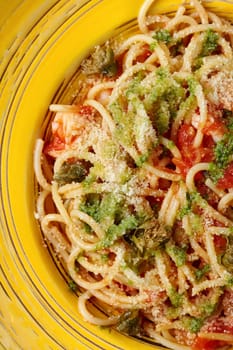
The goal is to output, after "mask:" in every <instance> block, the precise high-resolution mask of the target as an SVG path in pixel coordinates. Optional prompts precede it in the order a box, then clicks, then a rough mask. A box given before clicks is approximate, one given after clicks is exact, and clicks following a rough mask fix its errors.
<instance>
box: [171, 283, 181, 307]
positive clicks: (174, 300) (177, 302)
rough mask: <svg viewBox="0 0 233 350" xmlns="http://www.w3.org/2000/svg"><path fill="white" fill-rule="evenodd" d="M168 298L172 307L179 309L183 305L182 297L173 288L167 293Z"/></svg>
mask: <svg viewBox="0 0 233 350" xmlns="http://www.w3.org/2000/svg"><path fill="white" fill-rule="evenodd" d="M168 297H169V299H170V301H171V304H172V306H174V307H180V306H181V305H182V303H183V298H184V296H183V295H182V294H180V293H178V292H177V291H176V289H175V288H173V287H172V288H171V289H170V290H169V291H168Z"/></svg>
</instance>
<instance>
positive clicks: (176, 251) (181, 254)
mask: <svg viewBox="0 0 233 350" xmlns="http://www.w3.org/2000/svg"><path fill="white" fill-rule="evenodd" d="M165 249H166V252H167V254H168V255H169V256H170V257H171V258H172V260H173V261H174V262H175V264H176V266H177V267H180V266H182V265H184V264H185V261H186V257H187V255H186V249H185V248H181V247H178V246H176V245H175V244H173V243H171V242H168V243H167V244H166V246H165Z"/></svg>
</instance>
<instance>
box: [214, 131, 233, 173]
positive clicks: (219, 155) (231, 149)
mask: <svg viewBox="0 0 233 350" xmlns="http://www.w3.org/2000/svg"><path fill="white" fill-rule="evenodd" d="M214 154H215V163H216V165H217V167H218V168H220V169H225V168H226V166H227V165H228V164H229V161H230V157H231V156H232V154H233V134H231V133H228V134H225V136H224V138H223V139H222V140H221V141H219V142H217V144H216V147H215V149H214Z"/></svg>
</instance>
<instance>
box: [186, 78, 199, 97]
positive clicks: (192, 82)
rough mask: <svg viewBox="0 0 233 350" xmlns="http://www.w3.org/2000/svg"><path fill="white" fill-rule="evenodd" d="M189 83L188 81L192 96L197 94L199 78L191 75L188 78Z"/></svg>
mask: <svg viewBox="0 0 233 350" xmlns="http://www.w3.org/2000/svg"><path fill="white" fill-rule="evenodd" d="M187 83H188V88H189V92H190V95H191V96H192V95H195V94H196V89H197V86H198V82H197V80H196V79H195V78H194V76H190V77H189V78H188V79H187Z"/></svg>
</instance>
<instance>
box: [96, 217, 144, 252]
mask: <svg viewBox="0 0 233 350" xmlns="http://www.w3.org/2000/svg"><path fill="white" fill-rule="evenodd" d="M137 226H138V220H137V219H136V217H135V216H134V215H129V216H126V217H125V218H124V219H122V220H121V222H120V223H119V224H118V225H116V224H113V225H111V226H110V227H109V228H108V230H107V232H106V233H105V236H104V238H103V239H102V241H100V243H99V244H98V246H97V248H107V247H110V246H111V245H112V244H113V243H114V242H115V241H116V240H117V239H118V238H120V237H122V236H124V235H125V234H127V233H128V232H129V231H131V230H135V229H136V228H137Z"/></svg>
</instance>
